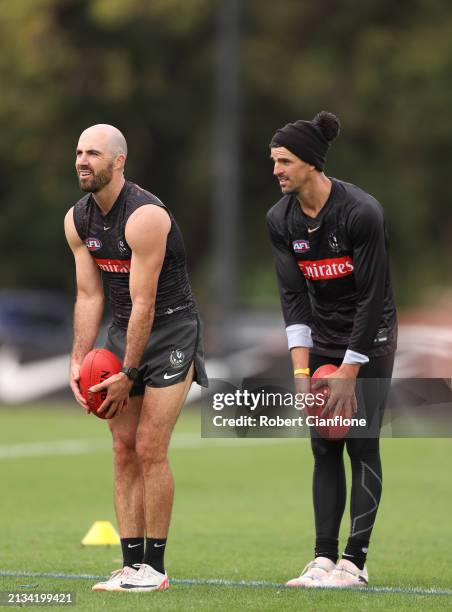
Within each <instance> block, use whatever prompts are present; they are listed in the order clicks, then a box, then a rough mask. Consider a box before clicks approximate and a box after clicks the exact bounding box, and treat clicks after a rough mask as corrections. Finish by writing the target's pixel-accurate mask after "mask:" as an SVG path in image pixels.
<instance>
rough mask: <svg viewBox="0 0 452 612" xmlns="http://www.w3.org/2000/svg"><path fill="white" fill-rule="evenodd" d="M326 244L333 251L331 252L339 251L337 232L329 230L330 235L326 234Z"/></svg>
mask: <svg viewBox="0 0 452 612" xmlns="http://www.w3.org/2000/svg"><path fill="white" fill-rule="evenodd" d="M328 244H329V247H330V249H331V250H332V251H333V253H339V252H340V250H341V245H340V243H339V240H338V238H337V234H336V232H335V231H334V232H330V235H329V236H328Z"/></svg>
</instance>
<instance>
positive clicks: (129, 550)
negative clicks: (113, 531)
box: [121, 538, 144, 567]
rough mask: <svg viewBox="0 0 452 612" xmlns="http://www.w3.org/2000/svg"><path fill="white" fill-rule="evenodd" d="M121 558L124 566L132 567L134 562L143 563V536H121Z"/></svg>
mask: <svg viewBox="0 0 452 612" xmlns="http://www.w3.org/2000/svg"><path fill="white" fill-rule="evenodd" d="M121 546H122V558H123V560H124V567H125V566H126V565H128V566H129V567H132V565H134V564H135V563H143V557H144V538H121Z"/></svg>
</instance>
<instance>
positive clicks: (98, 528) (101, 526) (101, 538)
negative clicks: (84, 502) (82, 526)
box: [82, 521, 121, 546]
mask: <svg viewBox="0 0 452 612" xmlns="http://www.w3.org/2000/svg"><path fill="white" fill-rule="evenodd" d="M120 543H121V542H120V539H119V535H118V532H117V531H116V529H115V528H114V527H113V525H112V524H111V523H110V521H96V522H95V523H93V525H92V526H91V527H90V528H89V530H88V533H87V534H86V536H85V537H84V538H83V540H82V544H83V546H112V545H114V544H120Z"/></svg>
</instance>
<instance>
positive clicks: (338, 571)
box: [333, 567, 359, 578]
mask: <svg viewBox="0 0 452 612" xmlns="http://www.w3.org/2000/svg"><path fill="white" fill-rule="evenodd" d="M333 574H334V575H335V576H338V577H339V578H346V577H347V574H349V575H350V576H353V578H359V576H357V575H356V574H355V573H354V572H352V571H351V570H349V569H347V568H346V567H336V568H335V569H334V570H333Z"/></svg>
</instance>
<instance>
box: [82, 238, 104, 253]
mask: <svg viewBox="0 0 452 612" xmlns="http://www.w3.org/2000/svg"><path fill="white" fill-rule="evenodd" d="M85 244H86V246H87V247H88V250H89V251H91V252H93V251H98V250H99V249H101V248H102V242H101V241H100V240H99V238H87V239H86V240H85Z"/></svg>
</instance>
